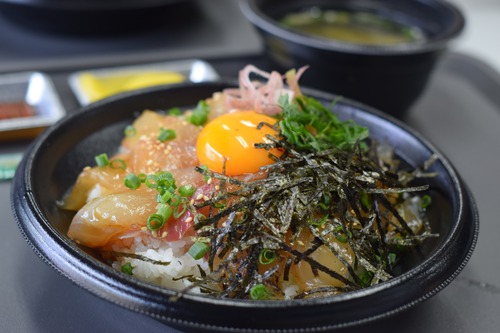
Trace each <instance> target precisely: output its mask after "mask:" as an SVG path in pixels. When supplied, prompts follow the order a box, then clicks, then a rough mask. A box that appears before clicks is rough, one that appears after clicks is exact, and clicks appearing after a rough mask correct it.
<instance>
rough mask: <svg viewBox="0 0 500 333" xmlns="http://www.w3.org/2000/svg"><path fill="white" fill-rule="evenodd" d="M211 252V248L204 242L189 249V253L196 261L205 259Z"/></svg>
mask: <svg viewBox="0 0 500 333" xmlns="http://www.w3.org/2000/svg"><path fill="white" fill-rule="evenodd" d="M209 250H210V247H209V246H208V244H206V243H203V242H200V241H198V242H195V243H194V244H193V245H191V247H190V248H189V251H188V253H189V254H190V255H191V257H193V258H194V259H195V260H198V259H201V258H203V256H204V255H205V254H206V253H207V252H208V251H209Z"/></svg>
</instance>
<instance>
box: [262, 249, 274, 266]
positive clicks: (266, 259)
mask: <svg viewBox="0 0 500 333" xmlns="http://www.w3.org/2000/svg"><path fill="white" fill-rule="evenodd" d="M276 258H278V253H277V252H276V251H274V250H269V249H264V250H262V251H261V252H260V255H259V262H260V263H261V264H262V265H269V264H270V263H272V262H273V261H275V260H276Z"/></svg>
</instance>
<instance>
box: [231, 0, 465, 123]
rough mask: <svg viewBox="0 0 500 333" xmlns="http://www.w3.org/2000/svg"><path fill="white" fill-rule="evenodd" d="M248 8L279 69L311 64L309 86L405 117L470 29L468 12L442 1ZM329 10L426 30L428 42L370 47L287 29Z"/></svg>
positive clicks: (326, 1) (303, 1)
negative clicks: (290, 20) (287, 21)
mask: <svg viewBox="0 0 500 333" xmlns="http://www.w3.org/2000/svg"><path fill="white" fill-rule="evenodd" d="M240 7H241V10H242V12H243V14H244V15H245V16H246V17H247V19H248V20H249V21H250V22H251V23H252V24H253V25H254V27H255V28H256V30H257V31H258V32H259V34H260V35H261V37H262V39H263V43H264V46H265V50H266V53H267V55H268V58H269V59H270V60H271V62H272V64H273V66H274V67H276V68H279V69H282V70H286V69H288V68H294V67H295V68H297V67H301V66H306V65H310V66H311V67H310V68H309V69H308V70H307V72H306V73H305V74H304V76H303V78H302V79H301V82H302V83H303V84H304V85H306V86H309V87H313V88H318V89H321V90H324V91H329V92H333V93H336V94H340V95H343V96H346V97H349V98H353V99H356V100H358V101H361V102H363V103H365V104H368V105H371V106H373V107H375V108H377V109H379V110H382V111H384V112H387V113H389V114H391V115H393V116H396V117H398V118H403V117H404V115H405V114H406V112H407V111H408V110H409V108H410V107H411V105H412V104H413V103H414V102H415V101H416V100H417V99H418V97H419V96H420V95H421V93H422V92H423V91H424V89H425V87H426V84H427V82H428V79H429V77H430V75H431V73H432V71H433V69H434V67H435V64H436V63H437V61H438V60H439V59H440V58H441V56H442V54H443V52H444V51H445V50H446V49H447V48H448V46H449V44H450V41H452V40H453V39H454V38H455V37H457V36H458V35H459V34H460V33H461V32H462V30H463V28H464V25H465V20H464V17H463V15H462V14H461V12H460V10H459V9H458V8H456V7H455V6H453V5H451V4H449V3H447V2H445V1H440V0H405V1H401V0H274V1H269V0H240ZM326 11H337V12H342V13H362V14H363V15H365V20H366V14H368V15H371V17H372V18H371V19H370V18H369V19H370V20H372V21H373V20H374V18H380V20H382V19H383V20H385V21H380V24H387V22H391V23H397V24H400V25H403V26H406V27H412V28H414V29H418V30H419V31H420V32H421V33H422V35H423V36H422V37H423V38H422V39H420V40H415V41H411V42H401V43H397V44H376V45H369V44H366V43H365V44H363V43H361V42H359V41H358V42H350V41H347V40H345V39H343V40H340V39H339V38H337V39H334V37H332V38H326V37H319V36H318V35H317V34H312V33H310V32H309V33H306V32H304V31H301V30H299V29H298V28H293V26H292V28H291V27H290V25H288V26H287V25H283V19H284V18H285V16H287V15H288V14H290V13H302V14H303V15H304V13H311V14H310V15H312V16H314V18H313V19H319V18H317V17H316V16H318V17H321V16H320V13H321V12H323V13H326ZM322 15H324V16H325V20H328V19H329V18H326V15H328V14H322ZM360 19H362V16H360ZM350 20H353V18H350ZM296 22H299V20H298V19H297V20H296ZM344 36H345V35H344Z"/></svg>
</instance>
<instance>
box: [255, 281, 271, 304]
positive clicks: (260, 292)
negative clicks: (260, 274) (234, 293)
mask: <svg viewBox="0 0 500 333" xmlns="http://www.w3.org/2000/svg"><path fill="white" fill-rule="evenodd" d="M250 298H251V299H253V300H261V299H269V291H268V290H267V288H266V286H264V285H263V284H256V285H255V286H253V287H252V288H251V289H250Z"/></svg>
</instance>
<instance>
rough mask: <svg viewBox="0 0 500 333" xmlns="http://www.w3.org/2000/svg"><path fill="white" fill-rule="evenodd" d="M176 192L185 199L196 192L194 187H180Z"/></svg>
mask: <svg viewBox="0 0 500 333" xmlns="http://www.w3.org/2000/svg"><path fill="white" fill-rule="evenodd" d="M177 191H178V192H179V194H180V195H182V196H183V197H185V198H187V197H190V196H192V195H193V193H194V192H195V191H196V187H194V186H193V185H182V186H181V187H179V189H178V190H177Z"/></svg>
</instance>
